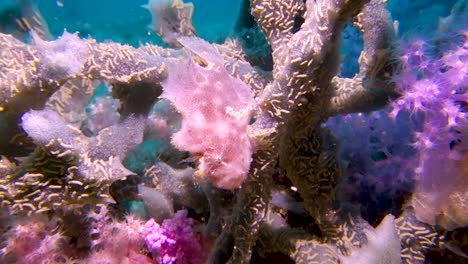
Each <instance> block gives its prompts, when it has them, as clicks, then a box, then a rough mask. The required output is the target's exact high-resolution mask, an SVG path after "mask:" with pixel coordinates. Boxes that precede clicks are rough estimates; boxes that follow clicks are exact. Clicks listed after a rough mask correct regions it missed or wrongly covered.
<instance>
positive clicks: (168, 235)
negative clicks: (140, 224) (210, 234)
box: [145, 210, 203, 264]
mask: <svg viewBox="0 0 468 264" xmlns="http://www.w3.org/2000/svg"><path fill="white" fill-rule="evenodd" d="M193 225H194V221H193V220H192V219H190V218H187V211H186V210H182V211H178V212H177V213H176V214H175V215H174V217H173V218H171V219H166V220H164V221H163V223H162V224H161V225H159V224H158V223H156V222H155V221H154V219H150V220H149V221H148V222H146V224H145V230H146V238H145V242H146V246H147V247H148V248H149V249H150V250H151V252H153V253H156V254H157V260H158V263H162V264H170V263H175V262H176V261H177V263H178V264H188V263H192V264H196V263H202V262H203V250H202V245H201V243H200V237H199V235H197V234H196V233H195V232H194V231H193Z"/></svg>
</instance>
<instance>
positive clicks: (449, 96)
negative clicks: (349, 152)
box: [390, 32, 468, 229]
mask: <svg viewBox="0 0 468 264" xmlns="http://www.w3.org/2000/svg"><path fill="white" fill-rule="evenodd" d="M460 38H461V40H460V43H459V45H456V46H455V47H454V48H451V49H449V50H448V51H446V52H443V53H442V54H437V52H435V51H433V50H431V49H430V46H429V44H427V43H426V42H425V41H422V40H418V41H414V42H411V43H409V44H408V45H407V47H405V48H404V50H405V53H404V55H403V56H402V57H401V58H402V60H403V65H404V67H403V69H402V71H401V73H400V75H399V76H398V77H397V83H398V87H397V89H398V90H399V92H401V93H402V95H403V96H402V97H401V98H399V99H398V100H397V101H395V102H394V103H392V107H393V111H392V112H391V113H390V116H392V117H395V116H396V115H398V113H399V112H400V111H401V110H405V111H407V112H409V113H411V115H413V116H414V117H415V118H417V119H419V122H420V127H414V128H413V136H414V143H413V147H414V148H415V149H416V150H417V151H418V154H417V156H416V157H415V159H414V160H413V162H414V167H415V169H414V174H415V181H416V189H415V193H414V195H413V199H412V204H413V206H414V208H415V212H416V216H417V217H418V219H419V220H421V221H423V222H426V223H430V224H439V225H442V226H444V227H445V228H447V229H453V228H456V227H459V226H464V225H466V224H468V223H467V222H466V221H467V219H468V218H467V213H466V212H467V210H466V209H467V203H468V202H467V201H466V198H463V197H464V196H466V195H464V192H466V190H467V188H468V185H467V181H466V168H464V167H466V165H463V164H466V162H467V157H468V155H467V153H468V143H467V134H468V120H467V117H468V114H467V111H466V106H467V103H468V93H467V87H468V33H467V32H463V33H462V34H460ZM431 52H433V53H435V54H432V55H431Z"/></svg>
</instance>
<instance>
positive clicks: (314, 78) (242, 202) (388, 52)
mask: <svg viewBox="0 0 468 264" xmlns="http://www.w3.org/2000/svg"><path fill="white" fill-rule="evenodd" d="M242 7H243V9H241V14H240V16H239V17H240V18H242V19H245V20H249V21H250V23H240V22H239V23H238V25H237V29H236V30H237V31H238V32H239V37H238V38H237V39H228V40H226V42H225V43H223V44H210V43H208V42H206V41H204V40H202V39H200V38H198V37H197V36H196V32H195V29H194V28H193V26H192V24H191V16H192V12H193V5H192V4H187V3H184V2H183V1H181V0H174V1H171V0H164V1H155V0H151V1H150V2H149V3H148V5H146V6H145V8H147V9H148V10H149V11H150V12H151V13H152V17H153V25H152V29H154V30H155V31H156V32H157V33H158V34H159V35H160V37H161V38H162V40H163V41H164V42H165V43H166V44H167V45H168V48H162V47H158V46H154V45H149V44H147V45H144V46H141V47H139V48H134V47H130V46H128V45H121V44H118V43H112V42H108V43H98V42H96V41H95V40H93V39H82V38H80V37H79V36H78V35H77V34H71V33H68V32H65V33H63V35H62V36H61V37H59V38H58V39H56V40H52V41H47V40H44V39H41V37H40V36H39V35H37V34H35V33H34V32H31V42H30V43H23V42H21V41H20V40H18V39H16V38H14V37H13V36H12V35H6V34H0V120H1V122H2V124H1V126H0V132H1V134H2V136H1V139H0V154H1V155H4V156H2V160H1V161H0V162H1V163H0V173H1V174H0V199H1V200H0V201H1V203H2V206H3V209H1V210H7V211H8V213H9V214H12V215H14V217H18V218H22V217H24V216H25V215H32V214H37V215H40V216H41V217H42V216H43V217H44V218H45V217H46V216H50V217H52V216H53V218H54V219H55V218H58V219H61V221H60V225H57V229H55V230H53V229H52V228H47V229H46V230H43V232H46V233H47V234H46V235H43V234H41V237H40V238H41V239H42V240H41V239H39V238H38V239H37V240H38V241H35V242H34V243H36V244H35V245H34V246H31V247H27V248H28V249H25V247H21V249H15V247H14V246H12V242H14V241H16V240H15V239H17V240H18V239H21V236H22V232H21V231H18V230H19V229H21V227H22V225H24V222H22V221H19V220H11V221H12V226H14V227H13V229H11V230H10V231H9V232H8V233H7V234H6V235H5V236H4V237H3V240H1V242H5V241H6V246H5V247H4V250H6V249H7V250H9V254H8V255H9V256H8V257H11V255H13V256H16V257H17V258H18V257H20V256H21V255H25V256H26V258H29V256H36V255H37V254H39V253H40V252H43V250H44V249H43V248H44V247H43V246H42V244H41V243H49V242H47V241H49V240H50V241H52V240H53V241H52V242H50V243H49V244H50V245H49V246H50V248H49V250H50V251H51V252H53V256H60V257H61V258H63V259H64V260H70V261H71V260H80V261H82V262H83V263H150V261H151V260H150V257H152V258H153V259H154V260H157V261H159V262H161V263H176V262H177V263H200V262H202V261H204V260H206V262H207V263H249V262H251V261H253V260H252V258H253V256H254V257H257V258H258V257H259V256H262V257H266V256H268V255H269V254H272V253H278V252H279V253H281V254H283V255H286V256H289V258H290V259H292V260H294V261H295V262H296V263H358V262H359V263H402V262H403V263H423V262H424V258H425V253H426V252H427V251H429V250H432V249H438V248H443V247H444V246H446V245H449V242H447V241H449V240H450V237H449V235H448V233H447V232H444V231H441V230H439V229H437V228H435V227H434V226H433V225H434V224H441V225H442V227H444V228H446V229H448V230H452V229H455V228H458V227H464V226H465V225H466V223H467V216H466V213H465V214H460V213H458V212H459V211H457V209H454V208H450V209H451V210H452V212H453V211H454V212H455V213H454V214H450V212H448V213H446V214H445V215H444V216H446V217H447V218H451V219H449V220H447V219H442V220H443V221H442V220H440V218H439V220H438V221H442V222H437V223H436V222H435V221H432V219H433V218H431V217H433V215H429V216H423V215H422V214H423V213H422V212H421V211H420V209H421V208H412V207H411V205H412V206H414V207H418V203H417V201H418V199H421V196H420V195H422V191H420V190H421V188H422V187H418V189H417V191H418V195H417V196H415V197H413V200H412V203H411V204H410V205H409V206H404V207H403V208H400V209H399V211H397V212H392V213H401V215H400V216H399V217H397V218H396V219H395V216H392V215H387V213H388V212H386V213H385V214H384V213H381V214H379V215H378V216H377V218H379V219H378V221H380V220H381V224H380V225H379V226H378V227H375V228H374V227H373V225H374V226H376V223H371V224H372V225H371V224H370V223H369V222H368V221H366V219H364V218H363V217H362V216H361V213H360V211H359V209H358V208H357V207H356V206H355V205H354V204H353V203H352V201H349V200H347V199H346V198H347V197H346V195H343V194H342V195H340V194H338V192H340V190H341V191H343V190H347V189H346V187H343V186H342V185H343V184H344V183H346V181H347V180H348V179H343V178H342V175H343V166H342V160H340V157H341V156H340V155H338V154H339V148H340V146H339V144H338V139H337V138H336V137H335V136H334V133H332V132H331V131H330V130H329V127H331V126H332V125H330V124H333V123H328V124H327V125H324V124H325V122H326V121H327V120H328V119H330V118H332V117H334V116H338V115H345V114H350V113H358V112H369V111H374V110H378V109H380V108H383V107H384V106H385V105H386V104H387V103H388V102H389V101H391V100H400V101H401V100H410V99H411V98H410V97H409V96H410V95H411V93H410V92H412V91H414V89H415V87H416V86H418V85H417V84H415V83H411V85H409V86H411V87H406V88H407V89H408V90H410V92H408V90H405V89H402V86H401V82H400V86H398V85H397V83H398V77H396V76H400V77H401V78H406V79H405V80H406V81H408V77H407V75H410V74H411V73H409V72H406V71H405V69H406V70H407V68H405V67H411V66H412V65H411V63H414V62H415V61H414V60H413V61H411V62H410V63H409V64H408V63H406V62H404V61H401V60H399V57H398V55H397V53H396V50H397V49H396V47H395V32H394V24H393V22H392V20H391V17H390V14H389V13H388V11H387V10H386V6H385V1H384V0H315V1H314V0H305V1H303V0H290V1H286V0H251V1H250V2H249V1H247V0H244V1H243V4H242ZM348 22H352V24H353V26H354V27H355V28H357V30H358V32H359V33H360V34H361V36H362V45H363V48H362V52H361V54H360V56H359V59H358V64H359V71H358V72H357V74H356V75H355V76H354V77H352V78H344V77H341V76H340V75H339V71H340V55H339V54H340V51H339V48H340V39H341V32H342V30H343V28H344V27H345V25H346V23H348ZM252 24H255V26H252ZM243 27H245V28H243ZM255 27H257V29H255ZM248 34H263V36H264V38H265V41H266V43H265V45H262V46H261V47H263V48H265V47H268V48H267V49H266V50H267V51H262V52H252V51H251V50H247V46H246V45H247V44H246V43H243V41H245V39H243V37H246V36H247V35H248ZM263 36H262V37H263ZM464 37H467V36H466V35H465V36H464ZM259 39H261V38H259ZM466 43H467V42H466V39H465V42H464V43H463V44H462V47H460V48H459V50H457V51H455V52H452V53H451V54H452V57H450V55H449V54H446V55H444V56H443V57H442V59H441V60H442V63H443V64H444V65H445V69H446V70H447V71H446V72H444V73H438V74H442V75H444V76H445V77H446V79H449V80H455V79H456V78H458V79H457V80H458V83H457V89H456V92H454V93H455V95H453V93H452V95H453V96H454V97H457V99H456V101H457V102H459V101H464V102H465V103H466V101H467V100H466V87H467V86H466V82H467V80H468V78H467V77H466V76H467V75H468V73H467V72H466V65H465V66H464V67H462V66H459V63H460V62H461V63H465V64H466V49H467V46H466ZM250 48H251V47H250ZM457 54H458V55H457ZM453 56H454V57H453ZM457 56H458V57H457ZM462 58H464V60H463V61H462ZM256 62H258V63H259V65H255V63H256ZM268 62H270V65H268ZM402 64H403V66H402ZM413 66H414V65H413ZM431 67H434V68H437V67H439V65H431ZM267 69H271V71H268V70H267ZM402 69H403V70H402ZM437 69H439V68H437ZM457 70H458V71H457ZM455 71H457V72H455ZM405 74H407V75H405ZM449 75H450V76H449ZM431 77H432V75H427V78H426V79H422V80H418V81H415V82H418V83H419V84H421V85H422V86H424V87H426V88H425V89H427V85H426V84H425V83H423V82H424V81H425V80H427V79H430V78H431ZM100 86H105V87H106V89H108V93H107V94H106V95H105V96H102V97H100V98H97V99H94V100H91V101H90V98H91V96H92V93H93V91H95V90H97V89H98V88H99V87H100ZM416 88H417V87H416ZM447 97H449V95H447ZM397 98H400V99H397ZM447 100H449V99H447ZM396 102H397V103H398V102H399V101H396ZM153 105H154V107H153ZM395 106H396V105H395ZM400 106H401V104H400ZM445 106H446V109H445V110H446V111H447V112H450V111H451V112H450V113H453V115H454V116H456V118H455V117H454V118H452V119H453V120H452V119H451V120H452V122H455V123H457V124H458V123H459V124H462V125H464V126H465V127H462V128H459V127H457V128H458V129H459V130H462V129H466V113H465V112H463V113H462V114H460V113H461V112H460V111H461V110H460V109H459V108H453V107H454V106H453V104H445ZM421 107H422V106H421ZM449 107H452V108H449ZM401 108H404V107H403V106H402V107H401ZM86 109H91V110H90V111H86ZM394 114H395V113H394ZM395 116H396V114H395ZM462 119H463V120H464V121H463V122H464V123H463V122H462ZM179 123H180V124H179ZM427 124H428V125H429V126H430V125H431V123H429V122H428V123H427ZM465 132H466V131H465ZM447 133H449V132H447ZM450 133H452V131H450ZM338 134H339V133H338ZM421 134H422V133H421ZM335 135H337V133H335ZM461 140H463V142H464V143H465V145H466V142H465V140H466V138H463V139H461ZM461 140H460V142H461ZM147 142H151V143H152V144H154V146H159V149H151V150H150V152H154V153H157V155H156V154H154V153H153V154H154V155H152V156H151V155H149V156H148V157H150V158H151V159H152V160H151V161H149V160H146V161H145V162H142V163H141V164H137V165H135V164H131V165H129V164H128V163H129V162H130V161H129V160H131V159H129V158H128V157H129V156H128V155H127V154H128V153H130V152H131V151H134V152H135V153H136V154H134V157H133V158H134V159H138V157H139V155H138V151H137V150H138V149H139V147H140V148H141V149H140V151H143V149H144V147H145V143H147ZM169 143H170V144H169ZM171 144H172V145H171ZM457 145H458V147H459V148H461V147H460V146H462V144H461V143H457ZM353 151H354V150H353ZM447 151H448V149H447ZM465 152H466V151H465ZM340 154H341V155H342V156H344V155H345V154H346V153H343V151H342V152H341V153H340ZM132 155H133V154H132ZM463 155H464V156H463ZM463 155H462V157H458V158H457V159H456V160H462V159H465V160H466V154H463ZM21 156H23V157H21ZM19 157H21V158H19ZM150 158H148V159H150ZM419 158H420V159H421V160H423V159H424V157H419ZM422 163H425V165H427V162H426V161H424V160H423V161H421V164H422ZM423 165H424V164H423ZM130 167H132V168H134V170H135V171H131V170H129V168H130ZM460 167H463V165H460ZM463 169H464V168H461V169H460V171H461V173H463V172H466V166H465V170H463ZM134 174H138V177H136V180H135V181H136V183H131V180H130V178H129V177H127V176H130V175H134ZM460 177H461V176H460ZM134 179H135V178H134ZM430 179H434V178H430ZM457 179H458V178H457ZM420 181H421V179H420ZM117 182H118V184H121V185H125V184H127V185H128V186H126V188H128V189H129V190H130V189H131V190H132V191H131V192H129V193H126V191H120V192H119V191H115V192H110V191H109V190H110V189H112V188H113V187H114V189H115V188H117V187H115V186H117ZM119 186H120V185H119ZM465 187H466V186H465ZM462 188H463V186H462ZM125 190H127V189H125ZM462 191H463V190H462ZM462 191H459V190H458V189H457V192H456V195H454V196H453V197H452V196H451V197H450V199H452V200H453V199H454V200H456V201H462V203H461V205H460V206H461V208H466V200H467V199H466V189H465V190H464V191H465V192H464V193H462ZM133 192H134V193H133ZM343 192H344V191H343ZM138 193H139V194H138ZM457 195H458V196H457ZM463 195H464V197H465V198H463ZM455 196H456V197H455ZM141 203H143V204H144V206H145V207H146V209H141V208H139V206H138V204H141ZM426 203H427V201H426ZM426 206H427V205H426ZM440 206H441V207H444V205H443V204H442V205H440ZM450 206H452V207H456V206H457V205H453V203H450ZM98 209H99V210H98ZM436 209H437V210H436V211H434V213H437V212H440V211H443V212H445V211H444V208H436ZM439 209H440V210H439ZM96 210H98V211H99V212H96ZM181 210H183V211H181ZM175 211H176V213H174V212H175ZM125 213H128V214H131V213H134V214H136V215H140V217H143V218H146V219H150V220H149V221H148V222H147V223H146V225H144V224H143V222H142V220H140V219H137V218H136V216H132V215H127V216H124V215H123V214H125ZM429 213H432V211H431V212H428V214H429ZM288 215H290V216H288ZM293 215H298V217H299V218H301V220H300V221H299V222H300V223H295V224H293V223H292V222H293V220H292V216H293ZM67 217H69V218H70V219H73V221H75V222H76V223H81V224H82V225H83V226H85V230H86V232H81V233H80V232H77V231H76V230H75V228H76V227H74V226H73V224H72V223H70V222H73V221H67V220H66V219H69V218H67ZM457 217H458V218H457ZM428 218H429V220H427V219H428ZM453 218H456V219H453ZM382 219H383V220H382ZM34 221H37V222H38V223H37V224H36V225H34V224H33V223H32V222H31V223H26V224H25V225H27V226H28V227H29V228H32V227H37V226H40V225H41V224H42V225H44V223H43V222H41V221H45V220H44V219H43V218H40V217H39V216H38V218H37V219H36V218H35V220H34ZM15 230H16V231H15ZM15 232H16V234H15ZM454 232H455V233H456V231H454ZM35 233H37V231H35ZM84 233H86V234H84ZM55 236H56V237H57V238H56V237H55ZM37 237H39V235H37V236H34V238H35V239H36V238H37ZM65 237H66V238H67V241H72V240H73V241H79V242H75V243H76V244H77V245H76V249H74V250H69V249H68V247H70V243H71V242H70V243H69V244H68V246H67V247H63V252H61V249H60V248H57V247H56V245H57V243H58V242H57V241H58V240H59V238H60V239H65ZM110 240H117V242H116V244H115V245H114V244H113V242H111V241H110ZM62 242H63V241H62ZM145 243H146V248H145V247H144V244H145ZM78 244H81V245H80V246H79V245H78ZM38 245H39V246H38ZM83 245H84V246H83ZM188 245H190V247H188ZM415 245H416V246H417V250H416V251H415V250H414V247H415ZM461 246H463V245H461ZM65 248H66V249H65ZM119 248H122V249H123V250H122V251H120V249H119ZM78 249H79V250H78ZM450 249H451V250H452V251H454V252H456V253H457V254H458V255H463V253H460V250H457V249H458V247H457V246H455V245H454V244H453V243H451V242H450ZM15 250H16V252H14V251H15ZM28 250H29V252H26V251H28ZM184 250H185V251H184ZM5 252H6V251H2V252H0V260H1V259H2V257H5V258H6V255H7V254H6V253H5ZM11 252H13V253H11ZM205 252H208V253H205ZM197 253H198V255H197ZM254 253H255V254H254ZM34 254H36V255H34ZM184 254H185V255H184ZM465 257H466V256H465ZM376 261H377V262H376Z"/></svg>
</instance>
